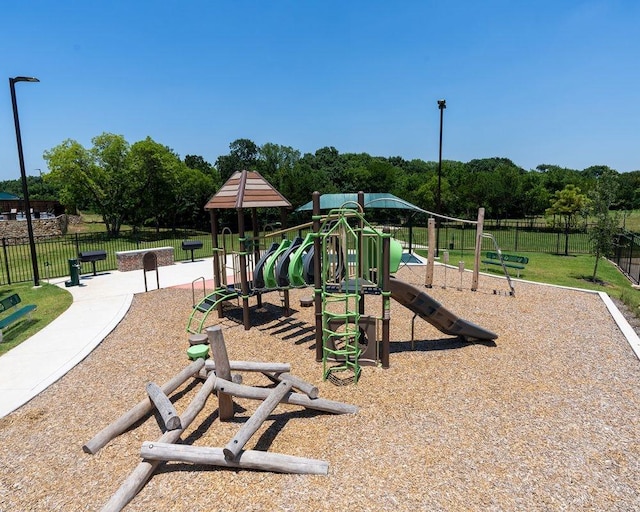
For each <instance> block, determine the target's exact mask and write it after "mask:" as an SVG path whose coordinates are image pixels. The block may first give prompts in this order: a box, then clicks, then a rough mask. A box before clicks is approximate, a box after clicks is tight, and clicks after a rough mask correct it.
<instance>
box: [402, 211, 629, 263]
mask: <svg viewBox="0 0 640 512" xmlns="http://www.w3.org/2000/svg"><path fill="white" fill-rule="evenodd" d="M589 228H590V226H589V225H582V226H581V227H580V228H576V229H570V230H568V231H567V232H565V230H564V229H563V228H560V227H553V226H549V225H548V224H545V223H532V222H516V221H500V222H498V221H494V220H485V222H484V227H483V232H485V233H490V234H491V235H492V236H493V238H494V239H495V241H496V242H497V244H498V246H499V247H500V248H501V249H502V250H503V251H507V252H518V251H520V252H544V253H550V254H564V253H565V252H566V253H568V254H589V253H590V252H591V241H590V240H589ZM439 231H440V233H439V236H438V239H439V240H438V242H439V243H438V245H439V247H440V248H441V249H448V250H453V251H473V250H475V243H476V226H475V225H474V224H470V223H463V222H442V223H441V224H440V229H439ZM392 233H393V236H394V237H395V238H397V239H399V240H401V241H403V242H404V243H405V245H407V246H411V248H412V249H416V248H417V249H420V248H426V247H427V245H428V244H427V229H426V227H423V226H408V225H407V226H402V227H397V228H394V230H393V232H392ZM482 249H483V250H494V249H495V246H494V243H493V242H492V241H491V239H489V238H485V239H483V242H482ZM638 255H639V256H640V253H638Z"/></svg>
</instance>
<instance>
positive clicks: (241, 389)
mask: <svg viewBox="0 0 640 512" xmlns="http://www.w3.org/2000/svg"><path fill="white" fill-rule="evenodd" d="M216 390H217V391H218V392H221V391H222V392H224V393H228V394H229V395H233V396H237V397H238V398H248V399H249V400H264V399H266V398H267V397H268V396H269V393H270V392H271V390H269V389H267V388H256V387H253V386H245V385H244V384H235V383H233V382H229V381H228V380H223V379H220V378H218V380H217V381H216ZM282 403H285V404H292V405H300V406H302V407H305V408H307V409H314V410H317V411H324V412H330V413H333V414H355V413H356V412H358V408H357V407H356V406H355V405H350V404H345V403H342V402H334V401H333V400H326V399H324V398H315V399H312V398H309V397H308V396H307V395H302V394H300V393H291V392H289V393H288V394H287V395H285V397H284V398H283V400H282Z"/></svg>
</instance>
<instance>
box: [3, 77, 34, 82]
mask: <svg viewBox="0 0 640 512" xmlns="http://www.w3.org/2000/svg"><path fill="white" fill-rule="evenodd" d="M9 80H11V81H12V82H13V83H15V82H39V81H40V80H38V79H37V78H36V77H34V76H17V77H15V78H9Z"/></svg>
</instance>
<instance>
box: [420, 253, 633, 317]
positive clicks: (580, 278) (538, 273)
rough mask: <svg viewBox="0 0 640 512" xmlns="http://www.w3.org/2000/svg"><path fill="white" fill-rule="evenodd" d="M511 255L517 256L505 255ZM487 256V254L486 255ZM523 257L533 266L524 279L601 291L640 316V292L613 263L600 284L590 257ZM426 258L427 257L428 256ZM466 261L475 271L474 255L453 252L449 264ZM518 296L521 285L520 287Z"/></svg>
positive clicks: (601, 268) (485, 268) (601, 267)
mask: <svg viewBox="0 0 640 512" xmlns="http://www.w3.org/2000/svg"><path fill="white" fill-rule="evenodd" d="M503 252H504V253H507V254H514V253H510V252H508V251H503ZM483 254H484V253H483ZM517 254H518V255H520V256H527V257H528V258H529V263H528V264H527V265H526V266H525V269H524V270H521V271H520V278H521V279H526V280H528V281H535V282H539V283H549V284H556V285H560V286H570V287H573V288H584V289H588V290H598V291H602V292H606V293H608V294H609V295H610V296H611V297H615V298H618V299H621V300H622V301H623V302H624V303H625V304H627V305H628V306H630V307H631V308H632V309H633V311H634V312H636V314H638V313H640V311H639V310H638V308H639V307H640V290H635V289H634V288H633V287H632V286H631V282H630V281H629V280H628V279H627V278H626V277H625V276H624V275H623V274H622V273H621V272H620V271H619V270H618V269H617V268H616V267H615V266H614V265H613V264H612V263H611V262H609V261H607V260H604V259H601V260H600V263H599V264H598V273H597V276H596V278H597V282H596V283H594V282H592V281H591V277H592V275H593V266H594V263H595V257H594V256H591V255H587V254H579V255H575V256H571V255H570V256H563V255H556V254H546V253H539V252H520V251H518V252H517ZM425 257H426V254H425ZM461 259H462V260H463V261H464V267H465V269H472V268H473V253H472V252H471V251H465V252H464V253H463V254H462V255H461V254H460V253H459V252H457V251H452V252H451V253H450V255H449V263H450V264H452V265H457V264H458V262H459V261H460V260H461ZM480 271H481V272H487V273H490V274H495V275H504V273H503V272H502V268H501V267H500V266H498V265H485V264H483V263H480ZM509 275H510V276H511V277H512V278H513V277H516V275H517V274H516V270H514V269H509ZM516 292H517V284H516Z"/></svg>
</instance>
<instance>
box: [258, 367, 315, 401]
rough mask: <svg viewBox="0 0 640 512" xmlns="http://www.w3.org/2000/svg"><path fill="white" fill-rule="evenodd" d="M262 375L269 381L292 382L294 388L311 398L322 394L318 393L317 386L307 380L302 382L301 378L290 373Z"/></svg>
mask: <svg viewBox="0 0 640 512" xmlns="http://www.w3.org/2000/svg"><path fill="white" fill-rule="evenodd" d="M262 373H263V374H264V375H265V376H267V377H268V378H269V379H271V380H272V381H273V382H281V381H285V380H286V381H288V382H291V383H292V384H293V387H294V388H296V389H297V390H298V391H302V392H303V393H304V394H305V395H307V396H308V397H309V398H318V394H319V393H320V392H319V391H318V387H317V386H314V385H313V384H311V383H310V382H307V381H306V380H302V379H300V378H299V377H296V376H295V375H291V374H290V373H281V374H279V375H278V374H275V373H270V372H262Z"/></svg>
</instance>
